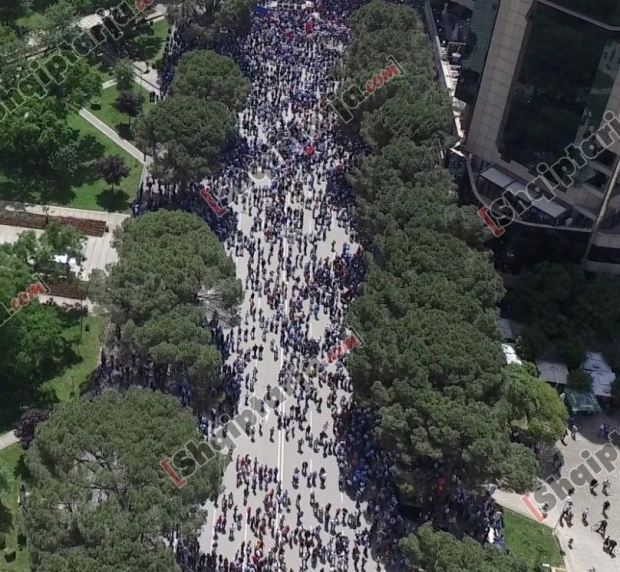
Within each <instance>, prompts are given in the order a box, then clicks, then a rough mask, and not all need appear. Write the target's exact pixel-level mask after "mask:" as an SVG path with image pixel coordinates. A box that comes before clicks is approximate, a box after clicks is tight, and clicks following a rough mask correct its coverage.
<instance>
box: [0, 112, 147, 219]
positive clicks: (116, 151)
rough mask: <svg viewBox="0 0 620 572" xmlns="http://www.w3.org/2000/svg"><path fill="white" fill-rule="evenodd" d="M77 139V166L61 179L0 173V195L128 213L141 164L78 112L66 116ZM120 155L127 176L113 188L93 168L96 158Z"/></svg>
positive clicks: (9, 197)
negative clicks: (12, 175)
mask: <svg viewBox="0 0 620 572" xmlns="http://www.w3.org/2000/svg"><path fill="white" fill-rule="evenodd" d="M68 124H69V126H70V127H71V128H72V129H74V130H75V132H76V138H77V141H78V147H77V151H78V161H79V166H78V168H77V170H76V171H75V173H73V175H71V176H68V177H66V178H65V180H61V181H54V180H48V181H47V182H46V184H42V183H41V182H40V181H39V180H38V179H37V178H35V177H32V178H30V177H27V176H24V174H23V173H22V176H20V177H19V178H17V177H9V176H7V175H6V174H5V173H1V172H0V198H1V199H2V200H6V201H15V202H25V203H35V204H49V205H58V206H64V207H70V208H75V209H87V210H93V211H108V212H128V211H129V208H130V206H131V201H132V198H133V196H134V195H135V193H136V189H137V188H138V185H139V184H140V177H141V174H142V165H141V163H140V162H139V161H137V160H136V159H135V158H134V157H132V156H131V155H129V154H128V153H127V152H126V151H124V150H123V149H121V148H120V147H118V145H116V143H114V142H113V141H112V140H110V139H109V138H108V137H106V136H105V135H104V134H103V133H101V132H100V131H98V130H97V129H96V128H95V127H93V126H92V125H91V124H90V123H89V122H88V121H86V120H85V119H84V118H82V117H81V116H80V115H78V114H74V115H72V116H70V117H69V119H68ZM109 155H119V156H121V157H122V158H123V159H124V160H125V163H126V165H127V167H128V168H129V176H128V177H127V178H125V179H123V180H122V181H121V183H120V184H119V185H118V186H117V187H116V188H113V187H111V185H109V184H107V183H106V182H105V181H104V180H103V179H102V178H101V176H100V175H99V173H98V172H97V169H96V162H97V160H98V159H100V158H102V157H105V156H109Z"/></svg>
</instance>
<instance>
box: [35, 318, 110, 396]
mask: <svg viewBox="0 0 620 572" xmlns="http://www.w3.org/2000/svg"><path fill="white" fill-rule="evenodd" d="M63 318H64V321H65V329H64V330H63V333H62V335H63V337H64V338H65V340H67V341H68V342H70V344H71V350H70V353H69V354H68V356H67V359H66V361H65V363H64V364H63V365H64V366H65V369H64V371H63V372H62V373H59V374H58V375H57V376H55V377H53V378H52V379H49V380H47V381H46V382H45V383H44V384H43V387H45V388H46V389H50V390H51V391H52V392H53V393H55V395H56V398H57V400H58V401H69V400H70V399H73V398H74V396H75V395H80V394H82V393H83V392H84V391H85V390H87V389H88V387H89V382H90V376H91V374H92V372H93V371H94V370H95V369H96V368H97V364H98V363H99V351H100V343H101V342H100V339H99V337H100V334H101V331H102V330H103V327H104V321H103V318H100V317H98V316H84V318H83V319H82V341H81V343H80V319H79V317H78V316H67V315H66V314H65V315H64V316H63ZM67 364H71V367H68V368H66V365H67ZM74 392H75V393H74Z"/></svg>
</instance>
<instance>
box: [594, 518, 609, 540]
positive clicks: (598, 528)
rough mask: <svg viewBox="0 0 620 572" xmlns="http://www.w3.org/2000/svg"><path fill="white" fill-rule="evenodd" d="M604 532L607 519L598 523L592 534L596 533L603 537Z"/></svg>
mask: <svg viewBox="0 0 620 572" xmlns="http://www.w3.org/2000/svg"><path fill="white" fill-rule="evenodd" d="M606 530H607V519H603V520H601V521H600V522H599V523H598V525H597V526H596V528H595V530H594V532H598V533H599V534H602V535H603V536H604V535H605V531H606Z"/></svg>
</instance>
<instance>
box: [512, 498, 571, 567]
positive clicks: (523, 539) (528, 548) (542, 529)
mask: <svg viewBox="0 0 620 572" xmlns="http://www.w3.org/2000/svg"><path fill="white" fill-rule="evenodd" d="M502 512H503V513H504V536H505V538H506V547H507V548H508V550H510V552H511V553H512V554H514V555H515V556H518V557H519V558H522V559H523V560H525V561H526V562H529V564H530V567H531V569H532V572H534V571H538V570H540V565H541V564H551V566H558V567H560V566H563V565H564V562H563V560H562V556H561V554H560V546H559V545H558V541H557V540H556V538H555V536H554V535H553V532H552V531H551V529H550V528H549V527H548V526H544V525H542V524H538V523H537V522H534V521H533V520H530V519H529V518H526V517H524V516H521V515H520V514H517V513H516V512H512V511H509V510H507V509H503V508H502Z"/></svg>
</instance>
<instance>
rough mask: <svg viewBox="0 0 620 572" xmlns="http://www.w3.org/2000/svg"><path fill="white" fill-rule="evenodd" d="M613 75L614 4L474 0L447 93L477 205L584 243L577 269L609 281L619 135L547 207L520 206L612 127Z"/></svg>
mask: <svg viewBox="0 0 620 572" xmlns="http://www.w3.org/2000/svg"><path fill="white" fill-rule="evenodd" d="M619 71H620V0H476V2H475V5H474V9H473V15H472V19H471V29H470V34H469V37H468V39H467V45H466V47H465V50H464V53H463V62H462V70H461V73H460V77H459V83H458V86H457V89H456V94H455V95H456V97H457V98H458V99H460V100H461V101H462V102H464V103H465V104H467V109H466V112H465V114H464V115H465V117H466V121H465V126H466V128H465V131H466V135H465V139H464V142H463V149H464V151H465V152H466V153H465V154H466V156H467V158H468V161H469V163H470V166H471V167H472V169H471V170H470V171H468V172H470V173H473V174H472V175H471V176H470V179H471V181H472V187H473V190H474V195H475V196H476V197H477V199H478V200H479V201H480V202H481V203H482V204H483V206H488V205H489V204H490V202H491V201H492V200H493V199H494V198H497V197H498V196H500V195H502V196H509V197H510V200H511V201H513V199H514V201H513V204H514V205H516V206H517V207H518V208H517V210H518V215H519V216H517V217H516V223H517V225H518V224H521V225H527V226H536V225H538V226H539V227H544V228H547V229H557V232H561V233H564V235H563V236H566V239H567V240H571V235H572V236H573V237H575V236H576V235H577V234H578V233H581V237H580V239H579V241H580V242H583V240H582V239H583V236H584V235H586V234H587V235H588V236H589V239H588V247H587V248H586V250H585V253H584V260H583V262H584V267H586V269H588V270H592V271H596V272H599V271H600V272H610V273H615V274H620V185H619V184H618V181H620V177H617V176H615V175H617V174H618V172H619V170H620V159H619V157H620V129H616V130H615V132H616V134H617V136H615V137H614V136H612V139H613V141H615V142H612V143H611V144H609V145H607V144H606V145H605V147H603V146H602V145H601V142H600V140H599V141H598V142H597V154H596V155H595V156H594V157H593V158H592V159H589V160H588V161H587V163H586V164H585V165H584V164H583V163H582V164H581V165H580V166H579V167H578V168H577V167H576V169H575V173H574V175H572V176H571V177H568V178H567V177H563V178H562V180H561V183H562V184H560V185H559V186H558V185H556V188H555V190H554V193H553V196H552V198H551V200H550V201H530V203H528V202H527V201H528V195H527V194H526V193H525V192H524V190H525V189H526V186H527V185H528V183H531V182H532V181H533V180H534V178H535V177H537V176H538V175H539V173H541V172H542V171H541V168H542V165H543V164H544V165H549V166H553V165H554V163H556V162H557V161H559V160H560V159H562V158H563V159H564V160H565V161H566V162H568V159H567V158H566V157H567V156H569V153H568V152H567V148H568V147H569V146H570V145H575V146H579V145H580V144H581V143H582V142H583V141H584V140H585V139H587V138H588V137H590V136H592V135H594V134H596V133H597V132H598V133H599V134H600V133H601V130H602V129H603V127H606V126H607V127H608V125H607V124H606V122H605V113H606V112H607V111H612V112H613V113H615V114H616V117H619V118H620V78H619V73H618V72H619ZM606 117H607V118H608V117H609V116H606ZM616 125H617V126H620V121H618V122H616ZM616 142H618V143H616ZM557 169H558V168H557V167H554V170H555V171H556V173H557ZM548 172H549V171H548ZM521 213H523V214H521Z"/></svg>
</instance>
